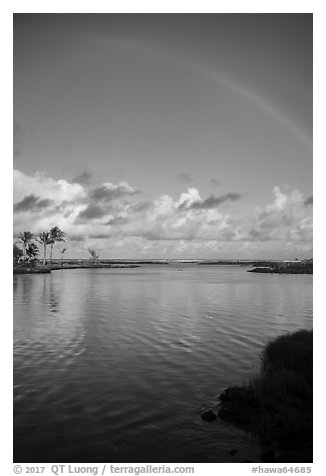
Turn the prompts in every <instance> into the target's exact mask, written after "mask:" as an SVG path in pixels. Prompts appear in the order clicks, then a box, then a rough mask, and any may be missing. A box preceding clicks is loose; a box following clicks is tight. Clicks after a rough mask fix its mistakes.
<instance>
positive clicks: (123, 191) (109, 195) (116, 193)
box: [89, 182, 140, 202]
mask: <svg viewBox="0 0 326 476" xmlns="http://www.w3.org/2000/svg"><path fill="white" fill-rule="evenodd" d="M139 193H140V191H139V190H135V189H134V188H133V187H131V186H130V185H129V184H128V183H127V182H119V183H118V185H114V184H113V183H104V184H103V185H100V186H99V187H97V188H94V189H93V190H91V191H90V193H89V197H90V199H91V200H95V201H103V202H107V201H110V200H115V199H117V198H121V197H125V196H128V195H137V194H139Z"/></svg>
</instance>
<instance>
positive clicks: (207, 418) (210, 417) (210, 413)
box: [201, 410, 217, 421]
mask: <svg viewBox="0 0 326 476" xmlns="http://www.w3.org/2000/svg"><path fill="white" fill-rule="evenodd" d="M201 418H202V420H204V421H214V420H216V418H217V416H216V415H215V413H214V412H213V410H207V411H206V412H204V413H203V414H202V416H201Z"/></svg>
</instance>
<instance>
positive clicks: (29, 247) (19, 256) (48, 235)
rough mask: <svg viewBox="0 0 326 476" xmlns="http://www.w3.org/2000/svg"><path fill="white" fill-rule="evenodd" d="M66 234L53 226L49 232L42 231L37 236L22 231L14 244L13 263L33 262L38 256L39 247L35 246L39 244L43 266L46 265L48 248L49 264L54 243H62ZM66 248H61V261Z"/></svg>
mask: <svg viewBox="0 0 326 476" xmlns="http://www.w3.org/2000/svg"><path fill="white" fill-rule="evenodd" d="M65 236H66V233H65V232H64V231H62V230H60V228H59V227H58V226H54V227H52V228H51V229H50V231H42V232H41V233H39V234H38V235H34V234H33V233H31V232H30V231H23V232H21V233H20V234H19V237H18V241H17V242H16V243H14V263H16V264H17V263H18V262H20V261H25V262H26V261H28V262H31V261H35V260H36V258H37V256H38V255H39V253H40V251H39V247H38V245H37V243H38V244H40V245H41V246H42V248H43V265H45V264H46V251H47V247H48V246H50V259H49V261H50V263H51V262H52V254H53V247H54V246H55V244H56V243H60V242H64V241H66V240H65ZM17 243H18V244H21V245H22V248H20V247H18V246H17ZM65 251H66V248H61V249H60V253H61V261H62V259H63V254H64V253H65Z"/></svg>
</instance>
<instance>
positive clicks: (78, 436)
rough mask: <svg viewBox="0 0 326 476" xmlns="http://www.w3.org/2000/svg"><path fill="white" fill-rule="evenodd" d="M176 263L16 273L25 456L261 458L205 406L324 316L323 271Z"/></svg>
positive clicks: (20, 440)
mask: <svg viewBox="0 0 326 476" xmlns="http://www.w3.org/2000/svg"><path fill="white" fill-rule="evenodd" d="M178 267H179V269H181V272H176V270H175V268H174V267H173V266H171V265H170V266H163V265H159V266H154V265H148V266H143V267H141V268H137V269H112V270H109V269H106V270H105V269H93V270H92V269H88V270H87V269H80V270H62V271H61V270H59V271H54V272H52V273H51V274H43V275H42V274H40V275H15V276H14V460H15V462H84V463H86V462H161V463H164V462H194V463H195V462H204V463H209V462H236V461H242V460H244V459H250V460H252V461H260V456H259V455H260V452H259V446H258V443H257V442H255V441H253V440H252V438H251V437H250V436H249V435H247V434H246V433H245V432H243V431H241V430H239V429H237V428H235V427H233V426H232V425H230V424H227V423H226V422H224V421H222V420H219V419H218V420H216V421H214V422H212V423H207V422H204V421H202V420H201V417H200V415H201V412H202V411H203V410H205V409H207V408H210V407H211V406H213V405H215V404H216V403H217V401H218V400H217V397H218V395H219V393H220V392H221V391H223V390H224V389H225V388H226V387H227V386H229V385H236V384H241V383H242V382H244V381H246V380H248V379H249V378H250V377H251V376H253V375H254V374H255V373H256V372H257V371H258V369H259V355H260V352H261V350H262V348H263V345H264V343H266V342H267V341H268V340H270V339H271V338H273V337H275V336H277V335H279V334H281V333H284V332H288V331H295V330H297V329H301V328H307V329H311V328H312V276H311V275H272V274H265V275H264V274H254V273H247V272H246V269H247V268H245V267H238V266H198V265H183V266H181V267H180V265H178ZM231 448H232V449H237V450H238V453H237V454H236V455H235V456H231V455H230V453H229V451H230V449H231Z"/></svg>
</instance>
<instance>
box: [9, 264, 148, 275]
mask: <svg viewBox="0 0 326 476" xmlns="http://www.w3.org/2000/svg"><path fill="white" fill-rule="evenodd" d="M124 268H139V265H137V264H108V263H99V264H96V263H94V264H66V263H65V264H63V265H62V266H61V265H59V264H54V265H45V266H42V265H36V266H14V268H13V273H14V274H41V273H51V271H58V270H64V269H124Z"/></svg>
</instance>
